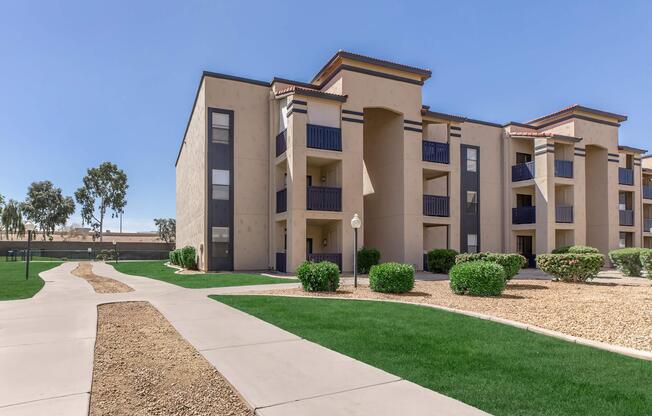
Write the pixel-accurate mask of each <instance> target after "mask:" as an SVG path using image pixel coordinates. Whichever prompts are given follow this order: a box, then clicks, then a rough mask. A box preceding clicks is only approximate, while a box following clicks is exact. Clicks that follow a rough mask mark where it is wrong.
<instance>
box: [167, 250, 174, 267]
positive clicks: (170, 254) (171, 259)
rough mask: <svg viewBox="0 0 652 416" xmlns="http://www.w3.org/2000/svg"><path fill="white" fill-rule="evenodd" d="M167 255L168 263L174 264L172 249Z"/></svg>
mask: <svg viewBox="0 0 652 416" xmlns="http://www.w3.org/2000/svg"><path fill="white" fill-rule="evenodd" d="M168 257H169V258H170V263H172V264H174V250H173V251H170V252H169V253H168Z"/></svg>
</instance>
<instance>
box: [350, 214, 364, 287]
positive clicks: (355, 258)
mask: <svg viewBox="0 0 652 416" xmlns="http://www.w3.org/2000/svg"><path fill="white" fill-rule="evenodd" d="M361 226H362V221H361V220H360V217H359V216H358V214H353V218H351V228H353V287H355V288H357V287H358V228H360V227H361Z"/></svg>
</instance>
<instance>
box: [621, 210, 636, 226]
mask: <svg viewBox="0 0 652 416" xmlns="http://www.w3.org/2000/svg"><path fill="white" fill-rule="evenodd" d="M620 225H624V226H628V227H631V226H633V225H634V211H632V210H631V209H621V210H620Z"/></svg>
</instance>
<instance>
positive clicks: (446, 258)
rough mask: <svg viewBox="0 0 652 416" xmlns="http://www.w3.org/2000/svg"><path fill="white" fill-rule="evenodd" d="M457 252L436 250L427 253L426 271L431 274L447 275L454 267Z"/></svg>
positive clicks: (442, 249) (443, 249)
mask: <svg viewBox="0 0 652 416" xmlns="http://www.w3.org/2000/svg"><path fill="white" fill-rule="evenodd" d="M457 254H458V253H457V251H455V250H450V249H447V248H436V249H434V250H430V251H429V252H428V270H429V271H430V272H432V273H448V272H449V271H450V269H451V267H453V266H455V256H457Z"/></svg>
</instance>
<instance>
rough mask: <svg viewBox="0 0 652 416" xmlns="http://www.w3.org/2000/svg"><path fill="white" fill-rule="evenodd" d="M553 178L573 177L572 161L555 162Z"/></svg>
mask: <svg viewBox="0 0 652 416" xmlns="http://www.w3.org/2000/svg"><path fill="white" fill-rule="evenodd" d="M555 176H556V177H558V178H572V177H573V161H572V160H555Z"/></svg>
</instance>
